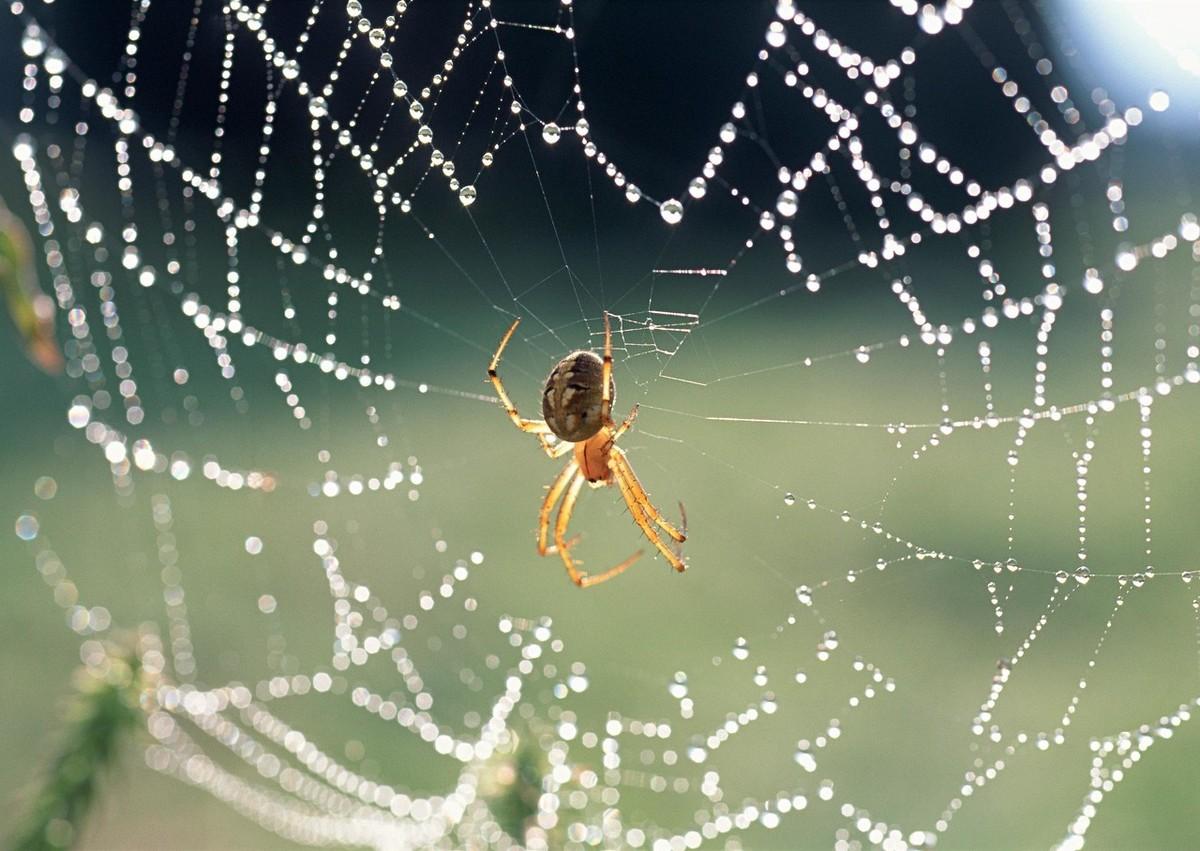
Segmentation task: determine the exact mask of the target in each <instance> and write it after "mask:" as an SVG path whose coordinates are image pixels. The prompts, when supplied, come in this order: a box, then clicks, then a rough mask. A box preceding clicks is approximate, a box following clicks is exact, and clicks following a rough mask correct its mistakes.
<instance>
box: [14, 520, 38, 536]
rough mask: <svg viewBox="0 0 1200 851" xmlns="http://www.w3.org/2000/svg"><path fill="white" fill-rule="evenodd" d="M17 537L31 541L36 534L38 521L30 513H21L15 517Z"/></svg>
mask: <svg viewBox="0 0 1200 851" xmlns="http://www.w3.org/2000/svg"><path fill="white" fill-rule="evenodd" d="M16 528H17V537H18V538H20V539H21V540H22V541H32V540H33V539H34V538H36V537H37V536H38V528H39V527H38V521H37V518H36V517H34V516H33V515H32V514H22V515H21V516H20V517H18V518H17V527H16Z"/></svg>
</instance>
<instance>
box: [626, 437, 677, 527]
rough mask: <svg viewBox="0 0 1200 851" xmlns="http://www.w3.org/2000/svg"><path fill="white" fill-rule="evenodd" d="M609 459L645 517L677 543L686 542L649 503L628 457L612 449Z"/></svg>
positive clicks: (647, 496) (648, 498)
mask: <svg viewBox="0 0 1200 851" xmlns="http://www.w3.org/2000/svg"><path fill="white" fill-rule="evenodd" d="M609 458H610V459H611V464H612V465H613V466H614V467H615V468H616V469H615V472H616V473H617V474H618V477H619V478H621V479H623V480H624V481H625V482H626V484H628V485H629V489H630V491H631V492H632V494H633V496H634V499H636V500H637V503H638V505H639V506H641V508H642V511H643V513H644V514H645V516H646V517H647V518H648V519H650V520H652V521H654V523H655V524H657V525H658V526H659V527H660V528H662V530H663V531H664V532H666V533H667V534H668V535H670V536H671V537H672V538H674V539H675V540H676V541H678V542H679V543H681V544H682V543H683V542H684V541H686V540H687V534H686V533H684V532H680V531H679V530H678V529H676V528H675V527H674V526H673V525H672V524H671V523H670V521H668V520H667V518H665V517H663V515H662V512H661V511H659V510H658V509H657V508H655V507H654V504H653V503H651V502H650V497H649V495H648V494H647V493H646V489H645V488H643V487H642V483H641V482H640V481H638V477H637V474H636V473H634V472H633V466H632V465H631V464H630V463H629V458H628V456H626V455H625V453H624V452H623V451H622V450H620V449H618V448H616V447H613V450H612V454H611V455H610V456H609ZM685 516H686V515H685Z"/></svg>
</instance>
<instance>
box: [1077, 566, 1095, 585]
mask: <svg viewBox="0 0 1200 851" xmlns="http://www.w3.org/2000/svg"><path fill="white" fill-rule="evenodd" d="M1091 578H1092V572H1091V571H1090V570H1088V568H1087V565H1083V564H1081V565H1079V567H1077V568H1075V581H1076V582H1078V583H1079V584H1080V585H1087V584H1088V582H1089V581H1090V580H1091Z"/></svg>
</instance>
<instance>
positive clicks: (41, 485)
mask: <svg viewBox="0 0 1200 851" xmlns="http://www.w3.org/2000/svg"><path fill="white" fill-rule="evenodd" d="M56 493H58V482H56V481H54V479H53V478H52V477H50V476H38V479H37V481H36V482H34V483H33V495H34V496H36V497H37V498H38V499H54V495H55V494H56Z"/></svg>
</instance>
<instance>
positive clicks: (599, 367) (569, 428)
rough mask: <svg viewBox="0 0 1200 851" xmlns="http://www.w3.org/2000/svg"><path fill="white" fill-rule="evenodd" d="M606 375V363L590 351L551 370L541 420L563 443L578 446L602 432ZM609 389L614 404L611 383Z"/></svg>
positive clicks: (544, 395)
mask: <svg viewBox="0 0 1200 851" xmlns="http://www.w3.org/2000/svg"><path fill="white" fill-rule="evenodd" d="M603 374H604V362H603V361H602V360H601V359H600V358H599V357H598V356H597V355H595V354H593V353H592V352H588V351H578V352H572V353H571V354H569V355H567V356H566V357H565V358H563V359H562V360H560V361H559V362H558V364H557V365H556V366H555V367H554V369H552V370H550V375H549V376H548V377H547V378H546V388H545V390H544V391H543V392H542V418H543V419H544V420H545V421H546V425H548V426H550V430H551V431H553V432H554V433H555V435H557V436H558V437H559V438H560V439H562V440H566V441H569V442H571V443H578V442H580V441H582V440H587V439H588V438H589V437H592V436H593V435H594V434H596V432H598V431H600V426H602V425H603V424H604V423H603V417H602V407H603V403H604V400H603V396H604V394H603V392H602V389H601V381H602V377H603ZM609 387H610V388H611V390H610V393H609V401H610V403H611V401H612V399H613V398H614V396H615V394H616V385H615V384H614V382H613V381H612V380H611V379H610V380H609ZM610 407H611V404H610Z"/></svg>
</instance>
